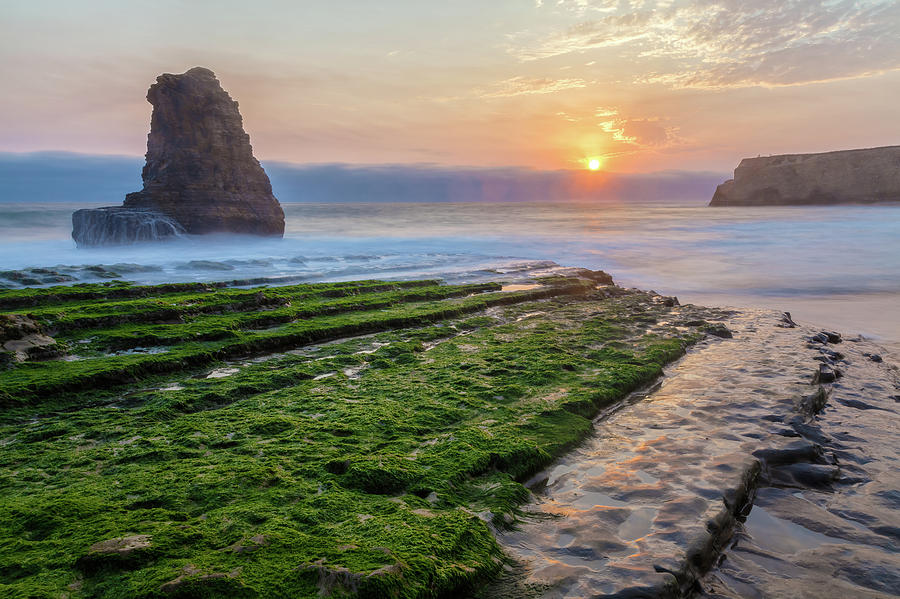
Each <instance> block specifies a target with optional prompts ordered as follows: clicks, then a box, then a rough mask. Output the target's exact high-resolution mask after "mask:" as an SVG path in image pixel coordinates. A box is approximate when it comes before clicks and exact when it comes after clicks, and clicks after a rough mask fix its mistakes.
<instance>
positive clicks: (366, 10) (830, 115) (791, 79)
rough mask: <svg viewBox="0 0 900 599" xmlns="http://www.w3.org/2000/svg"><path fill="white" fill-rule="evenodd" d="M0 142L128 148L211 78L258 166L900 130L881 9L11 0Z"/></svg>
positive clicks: (534, 161) (693, 165)
mask: <svg viewBox="0 0 900 599" xmlns="http://www.w3.org/2000/svg"><path fill="white" fill-rule="evenodd" d="M0 53H2V58H3V60H2V61H0V80H2V81H3V82H4V93H3V94H2V95H0V151H12V152H26V151H35V150H67V151H75V152H84V153H109V154H132V155H139V154H142V153H143V152H144V150H145V144H146V133H147V128H148V125H149V114H150V106H149V104H147V103H146V101H145V100H144V94H145V93H146V89H147V87H148V86H149V85H150V84H151V83H152V82H153V81H154V79H155V77H156V75H158V74H159V73H161V72H183V71H184V70H186V69H187V68H190V67H192V66H195V65H202V66H206V67H209V68H211V69H213V70H214V71H215V72H216V73H217V75H218V77H219V79H220V80H221V82H222V84H223V86H224V87H225V89H226V90H228V91H229V92H230V93H231V95H232V96H233V97H234V98H235V99H237V100H238V101H239V102H240V106H241V112H242V114H243V116H244V122H245V126H246V129H247V130H248V132H249V133H250V135H251V138H252V142H253V145H254V148H255V152H256V155H257V157H259V158H260V159H262V160H280V161H288V162H314V163H318V162H345V163H364V164H379V163H437V164H444V165H474V166H501V165H516V166H526V167H533V168H540V169H560V168H582V167H583V166H584V165H585V161H586V159H587V158H589V157H592V156H598V157H602V158H603V162H604V169H608V170H612V171H617V172H650V171H659V170H667V169H684V170H715V171H728V170H731V169H732V168H734V166H735V165H736V164H737V162H738V160H739V159H740V158H741V157H744V156H756V155H758V154H775V153H785V152H814V151H826V150H834V149H841V148H852V147H863V146H877V145H893V144H898V143H900V118H898V117H900V102H897V98H900V3H898V2H896V1H895V0H857V1H856V2H850V1H843V0H829V1H818V2H814V1H800V0H777V1H776V0H759V1H749V0H747V1H740V0H562V1H560V2H557V1H556V0H546V1H544V2H541V1H537V2H535V1H534V0H516V1H513V0H492V1H491V2H485V1H483V0H481V1H464V0H460V1H457V2H451V3H437V2H428V1H421V0H418V1H408V2H379V3H372V2H363V1H347V2H331V3H318V2H310V1H294V2H288V1H283V2H273V1H270V2H266V1H258V2H254V3H247V2H232V1H230V0H223V1H221V2H201V1H194V2H187V1H175V0H156V1H153V2H149V1H144V0H140V1H129V2H120V1H118V0H117V1H90V0H87V1H82V2H77V3H76V2H69V1H68V0H66V1H61V0H57V1H53V0H45V1H42V2H34V1H32V0H29V1H19V0H7V1H5V2H3V4H2V6H0Z"/></svg>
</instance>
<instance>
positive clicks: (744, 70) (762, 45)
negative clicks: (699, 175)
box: [509, 0, 900, 88]
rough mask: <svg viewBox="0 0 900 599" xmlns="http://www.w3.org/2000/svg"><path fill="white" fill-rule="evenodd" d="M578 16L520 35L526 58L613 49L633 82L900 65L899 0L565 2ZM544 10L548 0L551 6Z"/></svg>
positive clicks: (767, 80) (859, 72)
mask: <svg viewBox="0 0 900 599" xmlns="http://www.w3.org/2000/svg"><path fill="white" fill-rule="evenodd" d="M560 7H562V8H564V9H567V10H570V11H571V13H572V14H574V15H575V16H576V17H577V18H579V19H581V21H580V22H578V23H576V24H574V25H572V26H570V27H569V28H568V29H565V30H563V31H558V32H556V33H553V34H549V35H540V36H536V37H535V36H530V35H529V34H527V33H521V34H519V35H517V36H516V37H515V38H514V39H513V43H512V45H511V46H510V48H509V51H510V52H511V53H512V54H513V55H514V56H516V57H517V58H519V59H520V60H522V61H535V60H541V59H547V58H552V57H556V56H562V55H566V54H571V53H585V52H602V51H604V50H605V49H610V48H616V53H617V56H618V57H619V58H621V59H622V60H626V61H628V62H629V63H631V64H632V65H633V69H634V71H635V73H636V74H635V75H634V81H635V82H638V83H662V84H666V85H669V86H672V87H698V88H721V87H746V86H752V85H763V86H785V85H802V84H807V83H813V82H820V81H829V80H835V79H847V78H855V77H863V76H867V75H871V74H873V73H881V72H885V71H890V70H896V69H900V2H896V0H754V1H753V2H748V1H745V0H563V1H562V2H560V4H559V5H557V6H556V9H559V8H560ZM544 9H546V7H545V8H544Z"/></svg>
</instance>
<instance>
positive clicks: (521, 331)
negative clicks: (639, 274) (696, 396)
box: [0, 271, 721, 599]
mask: <svg viewBox="0 0 900 599" xmlns="http://www.w3.org/2000/svg"><path fill="white" fill-rule="evenodd" d="M541 282H542V283H543V284H542V285H540V286H535V287H534V288H533V289H523V290H519V291H502V290H501V286H500V285H499V284H479V285H459V286H450V285H441V284H439V282H438V281H409V282H399V283H397V282H383V281H357V282H352V283H333V284H321V285H297V286H291V287H276V288H258V289H233V288H222V287H220V286H215V285H209V286H204V285H187V286H185V285H182V286H175V285H168V286H158V287H133V286H130V285H126V284H121V283H115V284H111V285H107V286H103V285H98V286H74V287H57V288H49V289H41V290H36V289H24V290H13V291H0V314H16V315H21V316H23V317H25V318H27V319H29V322H32V323H35V324H36V326H37V327H39V328H40V334H41V335H44V336H49V337H51V338H52V339H53V340H54V341H55V342H56V350H57V351H56V352H55V353H54V354H52V356H53V357H52V358H51V359H45V360H43V361H34V360H32V359H31V358H28V359H26V360H25V361H20V360H17V359H14V358H13V357H9V356H7V358H8V359H7V360H6V365H5V366H3V367H2V368H3V369H2V371H0V403H2V407H3V409H2V416H0V514H2V515H0V596H4V597H69V598H73V599H74V598H76V597H104V598H113V597H115V598H120V597H142V598H149V597H228V598H232V597H279V598H281V597H316V596H321V595H323V594H324V595H330V596H335V597H342V596H358V597H410V598H411V597H441V596H457V594H458V593H460V592H463V590H464V589H465V588H467V587H471V586H473V585H476V584H478V583H479V582H481V581H483V580H485V579H486V578H489V577H491V576H492V575H494V574H495V573H496V572H497V571H498V570H499V569H500V567H501V565H502V559H503V556H502V555H501V552H500V550H499V548H498V546H497V544H496V542H495V541H494V538H493V536H492V533H491V528H492V526H505V525H508V524H509V523H510V522H512V521H514V519H515V517H516V514H517V506H519V505H521V503H522V502H524V501H525V500H526V499H527V497H528V491H527V490H526V489H525V487H523V486H522V485H521V484H520V482H521V481H523V480H524V479H525V478H526V477H527V476H528V475H529V474H530V473H533V472H535V471H536V470H538V469H540V468H541V467H543V466H545V465H547V464H548V462H550V461H551V460H552V459H553V457H554V456H556V455H559V454H560V453H562V452H565V451H566V450H567V449H568V448H570V447H572V446H573V445H574V444H576V443H578V442H579V440H581V439H582V438H584V436H585V435H587V434H588V433H589V431H590V430H591V420H590V419H591V417H592V416H593V415H594V414H595V413H596V412H597V411H598V409H599V408H601V407H602V406H604V405H606V404H608V403H610V402H612V401H615V400H617V399H620V398H622V397H623V396H624V395H626V394H627V393H628V392H629V391H631V390H633V389H635V388H637V387H639V386H641V385H642V384H645V383H647V382H649V381H652V380H653V379H654V378H656V377H658V376H659V375H660V374H661V372H662V367H663V365H665V364H666V363H667V362H669V361H671V360H673V359H675V358H677V357H678V356H680V355H681V354H682V353H683V352H684V350H685V348H686V347H687V346H688V345H689V344H691V343H692V342H694V341H696V340H698V339H699V338H701V337H702V336H703V335H704V334H706V333H707V331H711V332H712V333H713V334H715V333H718V334H721V331H719V330H717V329H716V328H715V327H714V326H712V325H710V324H709V323H708V322H707V321H706V320H704V319H705V318H707V317H708V314H707V313H706V312H704V311H703V309H700V308H694V307H691V306H683V307H679V306H677V302H674V301H672V300H671V299H670V298H663V297H660V296H658V295H655V294H652V293H644V292H638V291H634V290H624V289H621V288H618V287H615V286H612V285H606V284H598V283H608V282H609V281H608V280H607V279H605V278H604V276H602V275H601V274H598V273H591V272H590V271H582V272H581V273H580V276H573V277H556V278H551V279H547V280H544V281H541ZM7 320H9V321H10V322H13V320H15V321H16V322H18V321H19V320H20V319H7ZM20 357H21V356H20Z"/></svg>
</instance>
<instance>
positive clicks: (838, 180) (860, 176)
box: [709, 146, 900, 206]
mask: <svg viewBox="0 0 900 599" xmlns="http://www.w3.org/2000/svg"><path fill="white" fill-rule="evenodd" d="M876 202H900V146H887V147H883V148H868V149H863V150H842V151H839V152H825V153H823V154H785V155H781V156H766V157H762V158H744V159H743V160H741V163H740V164H739V165H738V167H737V168H736V169H734V179H729V180H728V181H726V182H725V183H722V184H721V185H719V186H718V187H717V188H716V193H715V195H713V198H712V201H711V202H710V203H709V205H710V206H778V205H808V204H871V203H876Z"/></svg>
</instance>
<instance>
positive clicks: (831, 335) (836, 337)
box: [822, 331, 841, 343]
mask: <svg viewBox="0 0 900 599" xmlns="http://www.w3.org/2000/svg"><path fill="white" fill-rule="evenodd" d="M822 334H823V335H825V336H826V337H828V342H829V343H840V342H841V334H840V333H835V332H834V331H822Z"/></svg>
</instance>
